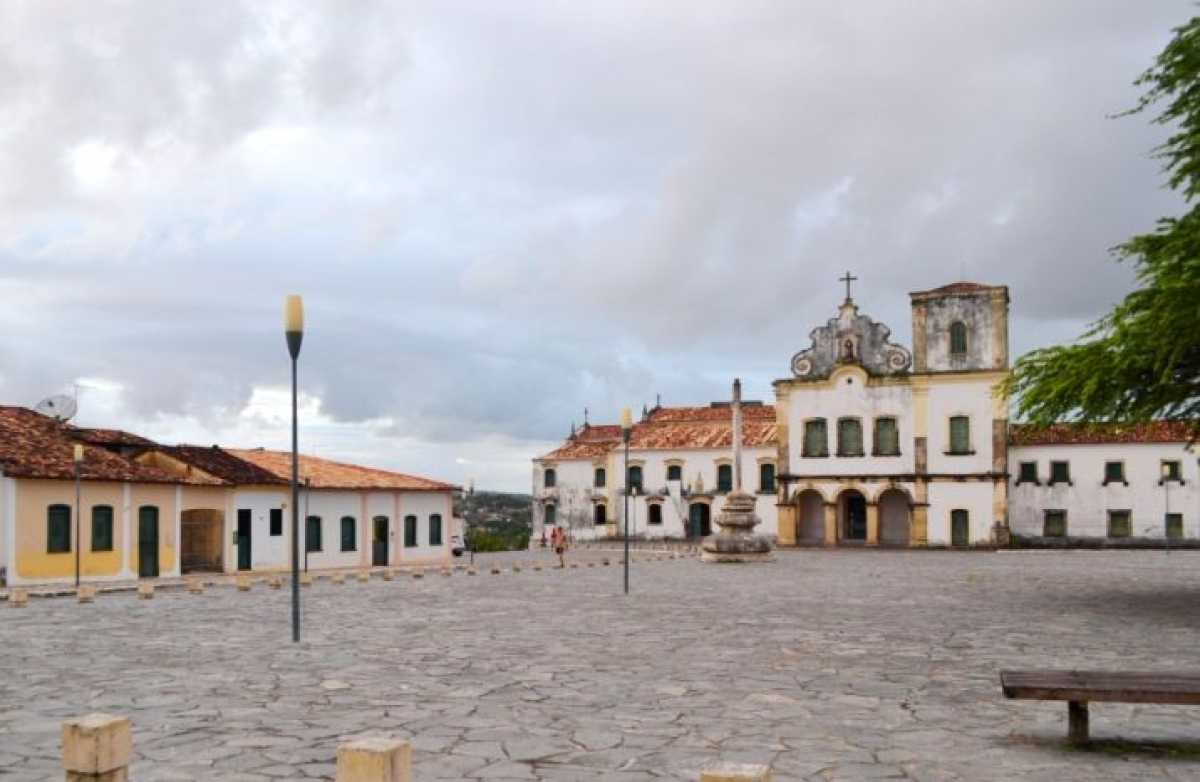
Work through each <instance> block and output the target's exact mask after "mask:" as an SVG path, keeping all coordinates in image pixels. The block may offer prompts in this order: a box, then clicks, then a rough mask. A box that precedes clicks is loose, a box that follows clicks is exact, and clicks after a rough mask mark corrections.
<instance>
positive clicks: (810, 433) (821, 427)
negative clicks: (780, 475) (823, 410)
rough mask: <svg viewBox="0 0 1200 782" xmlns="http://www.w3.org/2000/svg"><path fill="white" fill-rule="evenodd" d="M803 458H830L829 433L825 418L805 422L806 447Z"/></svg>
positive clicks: (803, 450)
mask: <svg viewBox="0 0 1200 782" xmlns="http://www.w3.org/2000/svg"><path fill="white" fill-rule="evenodd" d="M801 455H802V456H828V455H829V433H828V431H827V428H826V424H825V419H824V418H814V419H812V420H811V421H805V422H804V447H803V449H802V450H801Z"/></svg>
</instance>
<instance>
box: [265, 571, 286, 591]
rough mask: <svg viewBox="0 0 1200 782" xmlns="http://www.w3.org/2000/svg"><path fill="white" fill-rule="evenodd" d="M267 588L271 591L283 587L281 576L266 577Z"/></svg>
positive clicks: (273, 574) (274, 574) (275, 574)
mask: <svg viewBox="0 0 1200 782" xmlns="http://www.w3.org/2000/svg"><path fill="white" fill-rule="evenodd" d="M267 586H269V587H271V589H279V588H281V587H282V586H283V576H281V575H279V574H277V573H272V574H271V575H269V576H267Z"/></svg>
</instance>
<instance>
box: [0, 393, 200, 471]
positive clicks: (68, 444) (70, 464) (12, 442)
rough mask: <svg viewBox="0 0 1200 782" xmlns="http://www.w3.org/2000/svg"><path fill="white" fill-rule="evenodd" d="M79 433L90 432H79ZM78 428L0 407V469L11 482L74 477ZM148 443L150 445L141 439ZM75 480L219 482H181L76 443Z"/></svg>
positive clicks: (87, 445) (37, 415)
mask: <svg viewBox="0 0 1200 782" xmlns="http://www.w3.org/2000/svg"><path fill="white" fill-rule="evenodd" d="M83 431H84V432H85V433H86V432H88V431H91V430H83ZM78 434H79V430H76V429H74V428H72V427H70V426H64V425H63V424H61V423H59V422H58V421H56V420H55V419H53V418H50V417H47V416H44V415H42V414H41V413H37V412H35V411H33V410H29V409H27V408H24V407H3V406H0V470H3V472H4V474H5V475H7V476H11V477H15V478H47V479H54V480H73V479H74V478H75V445H76V443H78V442H79V441H80V440H82V439H83V438H80V437H78ZM146 442H150V441H146ZM82 444H83V445H84V449H83V461H82V463H81V466H80V478H81V479H83V480H85V481H132V482H139V483H187V484H201V485H211V484H219V483H220V481H217V480H214V479H211V478H206V477H203V476H195V477H193V478H183V477H179V476H176V475H172V474H171V473H169V472H166V471H165V470H160V469H158V468H156V467H154V466H152V465H148V464H140V463H139V462H136V461H134V460H133V459H128V458H125V457H124V456H121V455H119V454H116V453H113V452H111V451H109V450H106V449H105V448H102V447H97V446H96V445H90V444H87V443H82Z"/></svg>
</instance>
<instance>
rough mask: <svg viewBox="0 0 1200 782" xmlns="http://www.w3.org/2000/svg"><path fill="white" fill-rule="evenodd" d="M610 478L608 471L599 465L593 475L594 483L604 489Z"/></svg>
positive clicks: (598, 487)
mask: <svg viewBox="0 0 1200 782" xmlns="http://www.w3.org/2000/svg"><path fill="white" fill-rule="evenodd" d="M607 480H608V473H607V472H606V471H605V469H604V468H603V467H597V468H596V472H595V473H594V474H593V476H592V485H593V486H595V487H596V488H597V489H603V488H604V484H605V482H607Z"/></svg>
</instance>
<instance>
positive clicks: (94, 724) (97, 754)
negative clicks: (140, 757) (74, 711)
mask: <svg viewBox="0 0 1200 782" xmlns="http://www.w3.org/2000/svg"><path fill="white" fill-rule="evenodd" d="M132 759H133V734H132V731H131V729H130V722H129V718H128V717H114V716H112V715H111V714H88V715H86V716H84V717H79V718H77V719H73V720H70V721H69V722H64V723H63V724H62V762H63V770H65V771H66V780H67V782H85V781H86V782H125V781H126V780H128V779H129V762H130V761H131V760H132Z"/></svg>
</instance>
